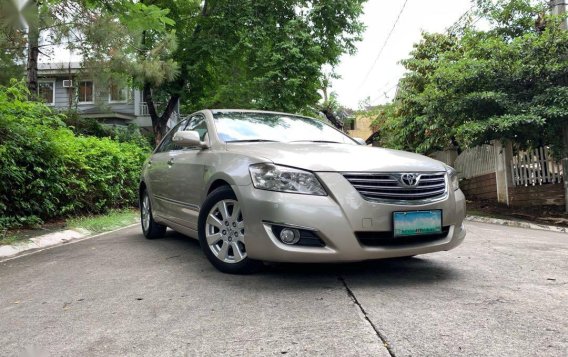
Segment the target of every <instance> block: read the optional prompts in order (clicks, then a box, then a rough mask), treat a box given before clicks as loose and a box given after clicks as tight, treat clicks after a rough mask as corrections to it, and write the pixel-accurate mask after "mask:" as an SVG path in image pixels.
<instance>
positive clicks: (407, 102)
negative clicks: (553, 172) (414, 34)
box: [382, 0, 568, 153]
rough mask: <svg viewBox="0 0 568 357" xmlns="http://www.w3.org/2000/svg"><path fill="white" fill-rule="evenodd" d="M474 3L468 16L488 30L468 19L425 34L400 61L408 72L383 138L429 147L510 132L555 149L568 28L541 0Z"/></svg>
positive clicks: (567, 111)
mask: <svg viewBox="0 0 568 357" xmlns="http://www.w3.org/2000/svg"><path fill="white" fill-rule="evenodd" d="M477 3H478V11H477V12H476V14H475V15H474V16H476V17H481V18H484V19H485V20H486V21H487V22H488V23H489V24H490V26H491V28H490V29H489V30H480V29H476V28H475V27H473V26H471V25H468V24H467V23H466V26H465V27H463V28H462V29H460V30H459V31H455V32H451V33H444V34H424V35H423V39H422V41H421V42H420V43H418V44H417V45H416V46H415V49H414V51H413V52H412V55H411V57H410V58H409V59H407V60H405V61H403V64H404V65H405V67H406V69H407V71H408V72H407V74H406V75H405V77H404V78H403V79H402V80H401V82H400V86H399V94H398V96H397V98H396V100H395V103H394V106H395V108H394V110H392V111H391V115H392V116H391V117H390V118H389V119H387V120H383V124H382V125H384V128H385V130H384V132H386V133H388V138H385V139H384V140H386V141H387V142H388V145H389V146H394V147H397V148H402V149H407V150H416V151H419V152H430V151H435V150H439V149H444V148H446V147H448V146H451V145H456V144H457V145H459V146H461V147H467V146H472V145H477V144H480V143H484V142H487V141H489V140H492V139H504V138H508V139H513V140H514V141H515V142H517V143H518V144H519V145H522V146H539V145H543V144H546V145H551V146H552V147H553V148H554V149H555V150H556V152H557V153H560V152H561V151H562V150H563V144H562V137H561V135H558V133H559V132H561V128H562V126H563V123H565V122H566V121H567V120H568V60H567V59H568V31H565V30H562V29H561V28H560V26H559V25H560V23H561V21H560V19H559V18H558V17H555V16H552V15H550V14H548V13H547V12H546V10H547V6H548V4H547V2H546V1H539V2H534V1H531V0H512V1H511V0H509V1H503V0H499V1H492V0H479V1H478V2H477ZM539 19H540V20H539ZM535 20H538V21H536V24H535ZM543 23H544V24H545V26H543Z"/></svg>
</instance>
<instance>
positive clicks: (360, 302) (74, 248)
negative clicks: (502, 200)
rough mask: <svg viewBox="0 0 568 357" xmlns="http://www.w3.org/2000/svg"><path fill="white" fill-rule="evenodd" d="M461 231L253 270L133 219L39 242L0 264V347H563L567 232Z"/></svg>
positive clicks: (503, 352)
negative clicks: (425, 250)
mask: <svg viewBox="0 0 568 357" xmlns="http://www.w3.org/2000/svg"><path fill="white" fill-rule="evenodd" d="M467 228H468V230H469V235H468V237H467V238H466V242H465V243H464V244H463V245H462V246H461V247H459V248H458V249H457V250H454V251H451V252H443V253H436V254H430V255H426V256H422V257H420V258H414V259H410V260H406V261H405V260H389V261H379V262H368V263H364V264H347V265H280V266H276V267H271V268H269V269H268V270H266V271H264V272H262V273H260V274H257V275H253V276H230V275H223V274H221V273H218V272H217V271H216V270H214V269H213V268H212V267H211V266H210V265H209V263H208V262H207V261H206V259H205V258H204V256H203V255H202V254H201V251H200V250H199V246H198V244H197V242H195V241H193V240H190V239H185V238H183V237H182V236H180V235H178V234H176V233H174V232H170V233H169V234H168V236H167V238H165V239H161V240H156V241H148V240H145V239H144V238H143V237H142V236H141V234H140V232H139V229H138V228H137V227H136V228H129V229H124V230H121V231H119V232H115V233H112V234H107V235H103V236H100V237H97V238H94V239H89V240H85V241H81V242H78V243H74V244H68V245H64V246H61V247H57V248H54V249H49V250H45V251H42V252H39V253H36V254H33V255H29V256H25V257H21V258H18V259H14V260H10V261H6V262H4V263H0V356H11V355H20V354H22V353H23V352H24V351H26V350H31V349H35V351H36V352H37V351H40V352H41V351H43V352H46V353H47V355H49V356H91V355H99V356H113V355H120V356H123V355H132V356H141V355H144V356H158V355H166V356H194V355H195V356H200V355H221V354H223V355H273V356H282V355H338V356H355V355H373V356H389V355H396V356H479V355H485V356H489V355H493V356H566V355H568V235H566V234H559V233H550V232H543V231H535V230H524V229H518V228H508V227H502V226H494V225H488V224H480V223H476V224H473V223H472V224H468V225H467ZM385 345H386V346H388V349H387V348H386V347H385Z"/></svg>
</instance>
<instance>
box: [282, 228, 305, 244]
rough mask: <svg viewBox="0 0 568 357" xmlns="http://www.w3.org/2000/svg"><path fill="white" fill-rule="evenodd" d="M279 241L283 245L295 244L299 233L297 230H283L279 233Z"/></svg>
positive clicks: (298, 238)
mask: <svg viewBox="0 0 568 357" xmlns="http://www.w3.org/2000/svg"><path fill="white" fill-rule="evenodd" d="M280 240H281V241H282V243H285V244H296V243H298V241H299V240H300V232H299V231H298V230H297V229H291V228H284V229H283V230H282V231H280Z"/></svg>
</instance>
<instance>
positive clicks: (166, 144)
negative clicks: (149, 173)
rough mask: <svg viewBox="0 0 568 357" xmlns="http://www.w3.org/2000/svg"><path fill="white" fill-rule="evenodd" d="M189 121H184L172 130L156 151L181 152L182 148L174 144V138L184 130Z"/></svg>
mask: <svg viewBox="0 0 568 357" xmlns="http://www.w3.org/2000/svg"><path fill="white" fill-rule="evenodd" d="M187 121H188V119H185V120H182V121H181V122H179V124H178V125H176V126H174V128H173V129H172V130H170V131H169V132H168V133H167V134H166V136H165V137H164V138H163V139H162V142H161V143H160V146H159V147H158V150H156V152H165V151H171V150H181V149H182V148H181V147H180V146H177V145H175V144H174V143H173V142H172V138H173V136H174V134H175V133H177V132H178V130H184V128H185V126H186V124H187Z"/></svg>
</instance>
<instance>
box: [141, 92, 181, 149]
mask: <svg viewBox="0 0 568 357" xmlns="http://www.w3.org/2000/svg"><path fill="white" fill-rule="evenodd" d="M143 96H144V101H145V102H146V105H147V106H148V114H150V119H151V120H152V131H153V132H154V139H155V142H156V146H157V145H158V144H159V143H160V141H162V138H163V137H164V135H166V131H167V129H168V128H167V124H168V120H169V119H170V117H171V116H172V114H173V112H174V110H175V108H176V105H177V103H178V100H179V95H176V94H174V95H172V96H171V97H170V99H169V100H168V104H167V105H166V108H165V109H164V112H163V113H162V115H158V112H157V111H156V106H155V104H154V98H152V90H151V87H150V84H149V83H146V84H144V90H143Z"/></svg>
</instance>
